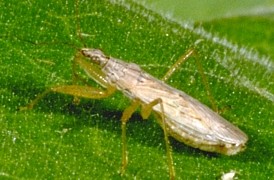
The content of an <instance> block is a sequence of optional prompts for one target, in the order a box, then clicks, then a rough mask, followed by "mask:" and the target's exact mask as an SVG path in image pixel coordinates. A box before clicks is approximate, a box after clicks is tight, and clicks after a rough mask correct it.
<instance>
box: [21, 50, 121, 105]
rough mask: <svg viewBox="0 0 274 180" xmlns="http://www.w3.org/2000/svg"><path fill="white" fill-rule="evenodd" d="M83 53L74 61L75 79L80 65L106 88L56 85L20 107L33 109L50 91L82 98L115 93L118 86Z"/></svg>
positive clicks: (76, 56)
mask: <svg viewBox="0 0 274 180" xmlns="http://www.w3.org/2000/svg"><path fill="white" fill-rule="evenodd" d="M81 57H82V56H81V53H80V52H79V53H77V54H76V55H75V58H74V62H73V80H74V81H75V80H76V79H79V76H78V74H77V73H76V65H79V66H80V67H81V68H82V69H84V70H85V72H86V73H87V74H88V75H89V77H91V78H92V79H93V80H94V81H96V82H97V83H99V84H100V85H102V86H103V87H104V88H105V89H98V88H94V87H90V86H87V85H86V86H80V85H63V86H55V87H51V88H50V89H48V90H46V91H45V92H43V93H42V94H40V95H38V96H37V97H36V98H35V99H34V100H33V101H32V102H31V103H30V104H29V105H27V106H25V107H20V110H26V109H32V108H33V106H34V105H35V104H37V102H38V101H39V100H40V99H42V98H43V97H44V96H45V95H47V94H48V93H50V92H57V93H63V94H68V95H72V96H74V97H80V98H89V99H101V98H106V97H108V96H110V95H111V94H113V93H114V91H115V90H116V88H115V87H114V86H110V85H109V84H108V83H107V81H106V79H105V75H104V74H103V73H102V71H101V70H100V69H99V68H98V67H97V66H96V65H92V64H90V63H88V62H86V61H85V60H84V59H82V58H81Z"/></svg>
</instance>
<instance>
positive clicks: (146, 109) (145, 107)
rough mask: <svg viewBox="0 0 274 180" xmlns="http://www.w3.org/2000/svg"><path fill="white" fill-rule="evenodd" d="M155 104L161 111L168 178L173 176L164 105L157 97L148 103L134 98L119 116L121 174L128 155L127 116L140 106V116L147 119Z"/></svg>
mask: <svg viewBox="0 0 274 180" xmlns="http://www.w3.org/2000/svg"><path fill="white" fill-rule="evenodd" d="M156 105H160V108H161V113H160V123H161V125H162V127H163V130H164V137H165V143H166V152H167V158H168V167H169V175H170V179H174V178H175V170H174V166H173V158H172V154H171V147H170V143H169V139H168V133H167V129H166V125H165V116H164V106H163V103H162V99H160V98H158V99H155V100H153V101H152V102H150V103H148V104H144V103H142V102H141V101H140V100H139V99H134V100H133V102H132V103H131V105H130V106H129V107H127V108H126V109H125V110H124V112H123V115H122V117H121V121H122V167H121V174H123V173H124V171H125V168H126V166H127V163H128V157H127V146H126V144H127V143H126V123H127V122H128V120H129V118H130V117H131V116H132V114H133V113H134V112H135V111H136V109H137V108H138V107H139V106H141V116H142V118H143V119H147V118H148V117H149V116H150V114H151V112H152V110H153V109H152V108H153V107H154V106H156Z"/></svg>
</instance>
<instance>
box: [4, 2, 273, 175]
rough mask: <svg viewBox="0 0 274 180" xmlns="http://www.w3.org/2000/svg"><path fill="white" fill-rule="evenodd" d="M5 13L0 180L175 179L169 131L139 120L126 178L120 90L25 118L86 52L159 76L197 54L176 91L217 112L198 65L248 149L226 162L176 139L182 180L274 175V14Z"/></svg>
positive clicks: (130, 8) (55, 99)
mask: <svg viewBox="0 0 274 180" xmlns="http://www.w3.org/2000/svg"><path fill="white" fill-rule="evenodd" d="M0 6H1V8H2V9H1V13H0V23H1V24H0V25H1V26H0V34H1V38H0V44H1V45H0V46H1V49H0V53H1V60H0V62H1V64H0V65H1V66H0V68H1V69H0V73H1V74H0V77H1V78H0V80H1V81H0V83H1V84H0V87H1V97H0V128H1V136H0V138H1V139H0V141H1V142H2V143H1V149H0V159H1V161H0V177H1V178H7V179H69V178H72V179H76V178H79V179H86V178H97V179H98V178H99V179H114V178H115V179H132V178H136V179H159V178H161V179H162V178H164V179H168V177H169V176H168V166H167V162H166V159H167V158H166V153H165V141H164V138H163V132H162V129H161V128H160V126H159V125H158V124H157V123H156V121H155V118H154V117H153V116H151V117H150V118H149V120H146V121H143V120H142V118H141V116H140V115H139V113H138V112H137V113H135V114H134V116H133V117H132V118H131V119H130V121H129V122H128V124H127V145H128V151H129V164H128V166H127V169H126V173H125V175H124V176H123V177H121V176H120V174H119V169H120V166H121V128H120V127H121V123H120V117H121V114H122V112H123V110H124V109H125V108H126V107H127V106H128V105H129V103H130V101H129V100H128V99H127V98H126V97H124V96H123V95H122V94H121V93H117V94H115V95H114V96H111V97H110V98H107V99H104V100H89V99H81V101H80V104H79V105H75V104H73V97H70V96H68V95H62V94H56V93H51V94H49V95H47V96H46V97H45V98H43V99H42V100H41V101H39V102H38V104H36V106H35V107H34V109H33V110H30V111H18V109H19V107H21V106H24V105H27V104H28V103H29V102H30V101H31V100H32V99H34V98H35V96H36V95H37V94H39V93H42V92H43V91H45V90H46V89H48V88H50V87H52V86H55V85H64V84H71V83H72V79H71V76H72V68H71V67H72V59H73V57H74V55H75V53H76V52H77V48H81V47H84V46H87V47H92V48H100V49H102V50H103V51H104V52H105V53H106V54H108V55H110V56H112V57H115V58H120V59H123V60H125V61H126V62H134V63H136V64H138V65H140V66H141V67H142V68H143V69H144V70H146V71H147V72H148V73H150V74H152V75H154V76H155V77H157V78H159V79H160V78H161V77H162V76H163V75H164V74H165V72H166V71H167V70H168V69H169V68H170V67H171V66H172V64H173V63H174V62H176V60H177V59H178V58H179V57H180V55H182V54H183V53H184V52H186V51H187V50H188V49H189V48H194V49H195V51H196V52H197V55H196V57H191V58H189V59H188V60H187V61H186V62H185V63H184V64H183V65H182V67H181V68H180V69H179V70H178V71H176V72H175V73H174V75H173V76H172V77H171V78H170V79H169V80H168V82H167V83H168V84H170V85H171V86H173V87H176V88H178V89H180V90H183V91H185V92H186V93H188V94H189V95H191V96H193V97H195V98H197V99H198V100H199V101H201V102H203V103H204V104H206V105H208V106H209V107H211V106H212V105H211V103H210V101H209V96H208V95H207V91H206V89H205V85H204V83H203V80H202V78H201V73H200V71H199V68H197V63H196V61H195V60H197V59H198V60H199V61H198V64H200V65H201V66H202V69H203V73H204V74H205V76H206V78H207V80H208V85H209V87H210V92H211V95H212V97H213V98H214V100H215V102H216V106H217V108H218V110H219V112H220V113H221V115H222V116H223V117H225V118H226V119H228V120H229V121H230V122H232V123H233V124H235V125H237V126H238V127H239V128H240V129H242V130H243V131H244V132H245V133H246V134H247V135H248V136H249V141H248V143H247V149H246V150H245V151H244V152H242V153H240V154H238V155H236V156H224V155H217V154H214V153H207V152H203V151H200V150H197V149H194V148H192V147H188V146H186V145H184V144H183V143H180V142H178V141H176V140H174V139H172V138H170V139H171V145H172V147H173V158H174V162H175V163H174V166H175V170H176V177H177V178H178V179H194V178H199V179H216V178H220V177H221V175H222V174H223V173H228V172H230V171H231V170H233V171H236V176H238V177H240V178H241V179H253V178H254V179H270V178H271V177H273V172H274V171H273V170H274V168H273V163H272V162H273V154H274V152H273V151H274V142H273V129H274V128H273V122H274V121H273V120H274V115H273V109H274V106H273V102H274V82H273V79H274V73H273V71H274V65H273V63H274V60H273V57H274V51H273V42H274V41H273V37H274V36H273V34H274V29H273V28H271V27H273V25H274V22H273V12H268V13H266V14H263V15H259V16H252V15H250V16H242V17H231V18H222V19H217V18H216V19H213V20H211V21H207V22H199V23H198V22H197V23H185V22H180V21H179V20H174V21H173V20H171V19H168V18H166V17H163V16H161V15H159V14H156V13H155V12H153V11H150V10H147V9H146V8H145V7H143V6H140V5H138V4H135V3H133V2H131V1H115V0H109V1H94V2H86V1H81V2H80V5H79V14H77V11H75V10H76V9H77V6H76V5H75V2H68V1H47V2H46V3H45V1H42V0H40V1H18V2H17V1H16V2H11V1H10V2H8V1H2V2H0ZM75 6H76V7H75ZM247 10H248V9H247ZM77 25H79V26H80V29H81V33H82V34H83V39H82V40H81V39H80V38H79V36H78V35H77V30H79V29H78V28H77ZM91 86H96V84H94V83H93V82H91Z"/></svg>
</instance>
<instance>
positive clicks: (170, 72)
mask: <svg viewBox="0 0 274 180" xmlns="http://www.w3.org/2000/svg"><path fill="white" fill-rule="evenodd" d="M193 53H195V50H194V49H189V50H188V51H187V52H186V53H185V54H183V55H182V56H181V57H180V58H179V59H178V60H177V61H176V62H175V63H174V64H173V65H172V67H171V68H170V69H169V70H168V71H167V72H166V74H165V75H164V77H163V78H162V81H167V80H168V79H169V78H170V76H171V75H172V74H173V73H174V72H175V71H176V70H177V69H178V68H179V67H180V66H181V65H182V64H183V63H184V62H185V61H186V60H187V59H188V58H189V57H190V56H191V55H192V54H193ZM195 62H196V65H197V67H198V71H199V73H200V75H201V77H202V81H203V84H204V86H205V89H206V93H207V95H208V98H209V101H210V103H211V106H212V109H213V110H214V111H216V112H217V111H218V109H217V106H216V103H215V101H214V98H213V96H212V95H211V93H210V88H209V86H208V80H207V78H206V75H205V74H204V70H203V67H202V65H201V63H200V62H199V60H198V59H197V58H196V61H195Z"/></svg>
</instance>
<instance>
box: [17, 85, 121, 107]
mask: <svg viewBox="0 0 274 180" xmlns="http://www.w3.org/2000/svg"><path fill="white" fill-rule="evenodd" d="M115 90H116V89H115V88H114V87H112V86H109V87H108V88H107V89H106V90H101V89H97V88H93V87H89V86H77V85H65V86H56V87H52V88H50V89H48V90H46V91H44V92H43V93H42V94H39V95H38V96H37V97H36V98H35V99H34V100H32V101H31V103H30V104H28V105H27V106H25V107H20V110H27V109H32V108H33V106H34V105H35V104H37V103H38V101H39V100H41V99H42V98H43V97H44V96H45V95H47V94H48V93H50V92H58V93H62V94H68V95H72V96H75V97H81V98H89V99H100V98H106V97H108V96H110V95H111V94H112V93H113V92H114V91H115Z"/></svg>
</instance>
